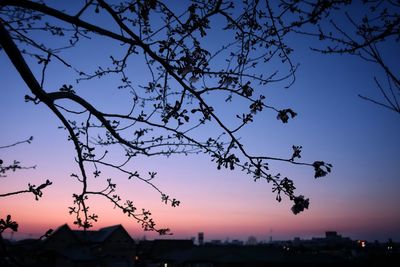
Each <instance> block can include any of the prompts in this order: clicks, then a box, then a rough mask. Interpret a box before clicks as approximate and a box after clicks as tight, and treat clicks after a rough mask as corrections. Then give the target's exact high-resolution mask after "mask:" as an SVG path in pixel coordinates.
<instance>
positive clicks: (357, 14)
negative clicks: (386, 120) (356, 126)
mask: <svg viewBox="0 0 400 267" xmlns="http://www.w3.org/2000/svg"><path fill="white" fill-rule="evenodd" d="M351 2H352V1H348V4H350V3H351ZM362 2H363V4H362V5H359V6H358V8H354V6H350V8H348V9H347V10H346V8H342V9H340V10H338V11H336V12H334V13H331V15H330V17H328V18H327V19H326V21H325V23H321V24H316V25H315V27H314V28H315V30H314V29H313V30H311V29H308V30H296V32H297V33H300V34H305V35H309V36H313V37H316V38H318V39H319V40H320V41H321V43H323V44H325V45H324V46H323V47H322V48H318V47H313V48H312V49H313V50H315V51H317V52H321V53H324V54H342V55H352V56H356V57H358V58H360V59H362V60H364V61H366V62H367V63H372V64H375V65H376V66H377V67H378V68H379V69H380V70H381V74H377V76H375V77H374V78H373V80H374V82H375V84H376V87H377V89H378V91H379V92H380V94H381V97H382V99H376V98H375V97H368V96H364V95H359V97H360V98H362V99H364V100H367V101H370V102H372V103H375V104H377V105H379V106H382V107H385V108H387V109H390V110H392V111H394V112H396V113H398V114H400V99H399V98H400V74H399V73H398V72H397V71H396V66H393V63H391V62H388V61H389V59H390V58H392V57H393V55H392V53H393V51H389V50H388V44H396V43H398V42H399V41H400V4H399V3H398V2H396V1H376V0H364V1H362ZM385 80H386V82H385ZM385 84H386V85H385Z"/></svg>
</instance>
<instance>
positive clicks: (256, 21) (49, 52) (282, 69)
mask: <svg viewBox="0 0 400 267" xmlns="http://www.w3.org/2000/svg"><path fill="white" fill-rule="evenodd" d="M346 2H347V1H317V3H314V4H312V3H309V2H308V1H304V2H302V1H279V2H275V1H265V2H264V1H263V2H261V1H243V3H235V2H230V1H222V0H217V1H191V2H185V3H184V6H183V4H182V6H177V5H173V4H171V5H167V4H166V3H163V2H162V1H157V0H138V1H122V2H120V3H115V2H107V1H105V0H86V1H82V2H80V6H79V7H78V8H77V9H76V10H75V11H62V10H61V9H59V8H56V7H51V6H48V5H46V3H45V1H38V2H36V1H30V0H12V1H11V0H1V1H0V22H1V23H0V44H1V47H2V49H3V50H4V53H6V54H7V56H8V58H9V60H10V61H11V62H12V64H13V66H14V67H15V68H16V69H17V71H18V73H19V74H20V76H21V78H22V79H23V80H24V81H25V83H26V85H27V87H28V88H29V90H30V93H29V94H27V95H26V96H25V101H26V102H29V103H33V104H35V105H38V104H41V105H46V106H47V107H48V108H49V110H50V112H52V113H53V114H54V115H55V116H56V117H57V118H58V120H59V122H60V123H61V124H62V128H63V129H64V130H65V131H66V132H67V135H68V140H69V141H70V142H72V144H73V146H74V149H75V152H76V155H75V157H76V162H77V165H78V166H79V173H73V174H71V176H72V177H74V178H75V179H76V180H77V181H78V182H79V183H81V185H82V187H81V189H82V190H81V192H79V193H76V194H74V195H73V197H74V199H73V202H74V206H72V207H70V210H69V212H70V214H73V215H74V216H75V222H74V223H75V224H77V225H78V226H80V227H83V228H84V229H87V228H89V227H91V226H92V223H93V222H95V221H97V219H98V216H97V215H96V214H95V213H92V211H91V210H89V207H88V206H87V204H86V203H87V200H88V198H89V197H90V196H93V195H97V196H102V197H104V198H106V199H108V200H109V201H110V202H111V203H112V204H113V205H114V206H115V207H118V208H119V209H120V210H121V211H122V212H124V213H126V214H127V215H128V216H130V217H133V218H134V219H135V220H136V221H137V222H139V223H141V225H142V227H143V228H144V229H145V230H155V231H157V232H158V233H160V234H166V233H168V231H169V229H158V228H157V227H156V225H155V222H154V221H153V219H152V218H151V217H150V215H151V213H150V212H149V211H147V210H144V209H142V210H141V211H139V210H137V208H136V207H135V205H134V203H133V202H132V201H130V200H123V199H122V197H121V196H119V194H117V193H116V187H117V185H116V184H115V183H114V182H113V180H112V179H107V180H106V185H105V187H104V189H103V190H100V191H96V190H92V189H91V188H90V187H89V185H88V181H89V179H92V178H95V177H101V174H102V170H104V169H106V168H111V169H115V170H117V171H119V172H120V174H121V175H124V176H125V177H126V179H139V180H141V181H143V182H144V183H147V184H148V185H150V186H151V187H153V188H154V189H155V190H157V191H158V192H159V193H160V196H161V199H162V201H163V202H165V203H166V204H170V205H172V206H174V207H175V206H178V205H179V204H180V202H179V200H177V199H175V198H173V197H170V196H169V195H168V194H166V193H164V192H163V191H162V190H161V189H159V188H158V187H157V186H156V185H155V184H154V183H153V179H154V178H155V177H156V175H157V172H155V171H149V172H148V173H147V174H144V173H139V172H138V171H135V170H132V169H131V167H130V166H129V163H130V162H132V161H133V160H134V159H135V158H138V157H142V156H144V157H149V156H166V157H168V156H172V155H175V154H184V155H191V154H198V153H205V154H207V155H209V156H210V159H211V161H212V162H214V163H215V164H216V166H217V169H221V168H226V169H230V170H234V169H240V170H242V171H244V172H245V173H247V174H248V175H250V176H251V177H252V179H253V180H254V181H257V180H266V181H267V182H268V183H270V184H271V185H272V192H273V193H275V194H276V200H277V201H281V200H282V196H287V197H288V199H289V200H291V201H292V202H293V207H292V212H293V213H295V214H297V213H299V212H302V211H303V210H304V209H307V208H308V207H309V199H308V198H306V197H304V196H303V195H301V194H297V193H296V192H295V189H296V188H295V185H294V182H293V180H292V179H289V178H288V177H284V176H282V175H281V174H279V173H278V174H274V173H271V172H270V171H269V165H268V164H269V162H271V161H280V162H285V163H287V164H294V165H303V166H308V167H310V168H312V169H313V170H314V177H315V178H318V177H323V176H325V175H326V174H328V173H329V172H330V171H331V167H332V166H331V165H330V164H328V163H326V162H324V161H315V162H301V161H299V159H300V158H301V150H302V146H299V145H293V147H292V148H293V151H290V152H289V155H291V156H288V157H286V158H284V157H277V156H274V155H254V154H253V153H251V151H248V149H247V148H246V146H245V145H244V144H243V142H242V141H241V140H242V139H241V138H242V137H241V136H240V134H241V132H242V130H243V129H244V128H245V127H246V126H247V125H249V124H250V123H252V122H253V121H254V120H255V119H256V117H257V115H258V114H260V113H261V112H266V111H268V112H272V113H273V114H275V115H274V116H275V117H276V118H277V119H278V120H280V121H281V122H282V123H288V122H289V120H291V119H293V118H295V117H296V115H297V113H296V112H295V111H293V110H292V109H291V108H281V107H275V106H272V105H269V104H268V103H267V101H266V99H265V96H264V95H263V94H262V91H261V89H262V88H265V87H268V86H269V85H270V84H282V86H284V87H285V88H288V87H290V86H291V85H292V84H293V83H294V82H295V79H296V76H295V74H296V69H297V67H298V65H297V64H296V63H294V62H293V61H292V59H291V57H290V56H291V53H292V51H293V49H292V48H291V47H289V46H288V45H286V43H285V38H286V36H287V35H288V34H290V33H292V32H293V31H294V30H295V29H301V28H302V27H306V26H307V25H310V24H315V23H318V22H319V21H320V20H321V18H323V17H324V16H326V15H327V14H328V13H329V12H330V10H331V9H333V8H336V7H340V6H341V5H342V4H343V3H346ZM180 3H181V2H180ZM91 21H95V22H91ZM215 32H217V34H221V35H223V36H224V38H223V39H224V41H225V43H223V44H220V45H219V46H218V47H216V44H211V43H209V42H204V41H202V40H204V39H203V38H206V37H207V36H208V35H210V34H212V33H214V34H215ZM38 36H40V37H38ZM225 37H226V38H225ZM90 38H93V39H101V40H107V41H108V42H109V43H112V44H113V45H116V46H118V47H119V49H118V50H113V49H110V51H109V55H108V56H109V59H110V61H109V65H108V66H99V67H98V68H97V69H94V70H93V69H92V70H89V71H88V70H85V69H84V68H83V67H80V66H79V60H78V59H77V58H78V57H79V55H77V56H76V57H75V58H70V55H71V53H72V54H73V53H74V51H79V50H78V49H79V45H80V44H81V43H84V42H86V41H87V40H88V39H90ZM99 56H102V54H100V55H99ZM33 59H34V60H36V61H37V63H38V64H39V66H40V69H39V70H37V69H36V68H33V67H32V60H33ZM29 61H31V63H30V62H29ZM138 63H139V64H142V66H143V67H145V68H146V69H147V72H148V77H149V80H148V81H146V82H143V83H142V82H136V80H138V77H137V76H135V67H136V66H135V64H138ZM52 67H53V68H56V67H57V68H58V67H63V68H64V71H65V72H70V73H74V74H75V75H76V80H75V81H68V82H65V83H64V84H63V85H60V87H59V88H57V89H54V88H47V87H46V81H47V78H48V77H47V76H46V75H47V73H48V72H49V69H51V68H52ZM270 69H272V71H268V72H266V71H265V70H270ZM110 76H113V77H118V79H119V81H120V82H119V85H118V89H121V90H126V91H128V92H130V94H131V99H132V101H131V108H130V111H129V112H120V111H119V110H117V111H115V112H114V111H112V112H106V111H102V110H101V109H100V108H97V107H96V105H95V103H94V102H93V101H91V100H88V99H86V98H85V97H84V95H83V94H82V92H81V88H80V86H81V85H82V84H84V83H88V82H92V81H94V79H96V78H102V79H105V78H106V77H110ZM115 89H117V88H115ZM215 99H219V100H218V101H220V102H219V103H221V105H223V104H224V103H228V104H236V105H238V109H241V110H238V111H237V113H235V114H228V115H229V116H228V115H227V114H221V111H220V110H218V108H219V104H215ZM221 99H222V101H221ZM241 107H244V108H241ZM205 127H210V128H212V129H213V130H212V133H210V135H207V136H203V135H201V134H199V133H201V131H202V130H204V129H205ZM114 153H122V155H124V157H125V160H124V161H123V162H122V163H119V162H115V161H114V157H113V156H112V154H114Z"/></svg>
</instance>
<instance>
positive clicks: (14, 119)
mask: <svg viewBox="0 0 400 267" xmlns="http://www.w3.org/2000/svg"><path fill="white" fill-rule="evenodd" d="M218 34H219V33H218V32H215V33H214V35H212V36H211V37H209V39H208V42H211V40H213V41H214V42H215V45H216V46H218V42H220V41H221V40H220V39H218V38H216V37H215V36H218ZM222 36H223V34H222ZM221 38H223V37H221ZM92 41H95V42H96V48H95V49H93V46H92V45H91V44H90V43H85V44H83V45H82V47H80V49H79V50H78V52H77V54H76V55H73V56H75V59H74V60H75V62H77V63H79V64H80V65H81V66H83V67H87V68H90V67H92V66H96V64H101V62H104V61H106V60H107V58H108V54H107V49H108V48H109V47H108V43H107V41H104V40H92ZM289 41H290V42H291V43H292V44H293V46H294V48H295V53H294V55H293V59H294V61H295V62H299V63H300V64H301V65H300V68H299V70H298V72H297V81H296V83H295V84H294V85H293V86H292V87H290V88H289V89H284V88H283V87H284V85H286V84H279V85H275V86H271V87H268V88H262V89H261V90H265V91H263V94H265V95H266V97H267V99H268V100H269V101H270V102H268V103H271V104H273V105H277V106H280V107H291V108H293V109H294V110H295V111H296V112H298V114H299V115H298V117H296V119H295V120H292V121H290V123H288V124H282V123H280V122H279V121H277V120H276V118H275V116H276V115H275V114H274V113H270V112H264V113H263V114H262V115H260V116H257V117H256V119H255V122H254V123H253V125H251V126H250V127H248V128H247V129H246V130H245V131H243V132H242V133H241V137H242V140H243V143H244V144H246V145H247V146H248V149H249V151H251V152H253V153H254V154H269V155H276V156H282V157H288V156H289V155H290V152H291V146H292V145H302V146H303V152H302V156H303V158H302V159H303V160H304V161H311V162H312V161H314V160H324V161H326V162H329V163H332V164H333V166H334V168H333V172H332V173H331V174H330V175H328V176H326V177H323V178H320V179H317V180H315V179H314V178H313V170H312V169H310V168H307V167H293V166H288V165H286V164H281V163H276V162H274V163H271V169H272V170H273V171H277V172H281V173H282V174H283V175H287V176H289V177H291V178H293V179H294V180H295V182H296V185H297V188H298V192H299V193H300V192H301V193H302V194H305V195H306V196H307V197H309V198H310V201H311V204H310V209H309V210H306V211H305V212H303V213H301V214H299V215H293V214H292V213H291V211H290V207H291V203H289V201H288V200H286V199H284V200H283V201H282V203H277V202H276V201H275V195H274V194H273V193H271V188H270V185H269V184H267V183H264V182H253V180H252V178H251V177H250V176H247V175H246V174H245V173H243V172H241V171H240V170H235V171H227V170H220V171H218V170H217V169H216V165H215V163H212V162H211V161H210V159H209V157H208V156H207V155H194V156H188V157H184V156H173V157H170V158H167V159H166V158H161V157H154V158H140V159H138V160H137V161H135V164H136V166H137V168H138V169H143V170H154V171H157V172H158V174H159V175H158V178H157V179H156V181H155V184H156V185H157V186H159V187H160V188H161V189H162V190H164V191H165V192H167V193H168V194H169V195H171V196H172V197H176V198H177V199H179V200H180V201H181V202H182V205H181V206H180V207H178V208H172V207H169V206H166V205H164V204H163V203H161V201H160V198H159V195H158V193H157V192H155V191H154V190H152V188H150V187H149V186H146V185H144V184H143V183H140V182H139V181H126V180H125V179H122V178H121V179H119V177H114V178H115V179H114V180H115V181H117V182H118V190H120V191H119V192H120V193H121V194H122V195H125V196H127V197H129V198H130V199H132V200H134V201H135V203H136V205H137V206H138V207H139V208H141V207H144V208H146V209H150V210H151V211H152V213H153V217H154V219H155V220H156V222H157V224H158V225H159V226H160V227H169V228H171V230H172V232H173V233H174V237H176V238H190V237H192V236H196V235H197V232H200V231H201V232H205V238H206V239H207V240H209V239H222V240H225V239H227V238H230V239H243V240H246V239H247V237H248V236H250V235H254V236H256V237H257V238H258V239H259V240H269V238H270V236H271V235H272V238H273V239H291V238H293V237H295V236H299V237H302V238H310V237H313V236H323V235H324V232H325V231H328V230H333V231H338V233H339V234H342V235H343V236H349V237H351V238H354V239H361V238H362V239H368V240H375V239H378V240H381V241H385V240H387V239H388V238H393V239H394V240H397V241H400V209H399V207H398V205H399V203H400V194H399V189H400V157H399V151H400V139H399V132H400V116H399V114H396V113H394V112H392V111H389V110H386V109H384V108H382V107H379V106H377V105H374V104H371V103H369V102H366V101H364V100H362V99H360V98H359V97H358V96H357V95H358V94H363V95H368V96H375V97H377V98H380V97H381V96H380V95H379V93H378V92H377V90H376V88H375V85H374V82H373V76H374V75H379V74H380V73H379V69H377V68H376V66H374V65H373V64H368V63H366V62H364V61H361V60H360V59H359V58H356V57H351V56H324V55H320V54H317V53H315V52H312V51H310V50H309V46H310V45H317V46H318V45H319V44H318V43H313V42H310V40H306V39H304V38H300V37H296V38H295V39H293V40H289ZM92 43H93V42H92ZM89 45H91V46H89ZM210 45H211V46H212V45H214V44H213V43H211V44H210ZM103 52H104V54H103ZM99 54H100V55H102V56H103V57H102V58H101V57H100V58H99ZM384 54H385V56H386V57H387V58H388V59H389V64H390V65H391V66H392V67H393V69H394V70H395V72H396V73H398V72H399V70H400V65H399V64H400V63H399V61H398V59H399V58H400V49H399V47H398V44H397V46H388V47H387V48H386V47H385V50H384ZM28 62H29V64H30V66H31V67H32V68H33V69H34V71H35V72H36V74H38V71H39V69H35V67H36V66H37V64H36V63H35V62H34V61H32V60H28ZM0 63H1V64H0V85H1V95H0V110H1V115H2V116H1V118H2V119H1V131H0V146H2V145H7V144H11V143H13V142H15V141H19V140H23V139H25V138H27V137H29V136H34V142H33V143H32V144H30V145H27V144H23V145H20V146H17V147H13V148H11V149H4V150H0V158H2V159H3V160H5V161H6V162H7V161H12V160H14V159H17V160H19V161H21V162H22V163H23V164H24V165H25V166H31V165H37V168H36V169H35V170H26V171H18V172H16V173H10V174H9V175H8V177H6V178H0V179H1V180H0V183H1V187H0V188H1V192H7V191H13V190H19V189H21V188H25V187H26V186H27V184H28V183H33V184H39V183H41V182H43V181H44V180H45V179H50V180H52V181H53V185H52V186H51V187H49V188H47V189H46V190H45V191H44V196H43V198H42V199H40V201H35V200H34V197H33V196H32V195H28V194H27V195H17V196H12V197H8V198H3V199H0V217H1V218H3V217H5V216H6V214H12V216H13V218H14V219H15V220H16V221H18V222H19V223H20V228H19V232H18V233H15V235H14V237H17V238H26V237H31V236H32V237H37V236H40V235H41V234H43V233H44V232H45V231H46V230H47V229H48V228H53V229H54V228H56V227H58V226H60V225H61V224H63V223H68V224H70V225H72V222H73V217H72V216H70V215H68V210H67V207H68V206H70V205H72V198H71V196H72V193H73V192H75V191H78V192H79V190H80V188H79V184H78V183H76V181H74V180H73V179H72V178H70V174H71V173H73V172H77V166H76V165H75V163H74V156H75V154H74V149H73V146H72V144H71V143H70V142H67V141H66V139H67V134H66V132H65V131H63V130H60V129H57V127H58V126H60V125H61V123H60V122H59V121H58V120H57V119H56V118H55V116H54V115H53V114H52V113H51V112H50V111H49V110H48V108H47V107H45V106H44V105H42V104H39V105H33V104H32V103H25V102H24V95H25V94H27V93H29V90H28V88H27V87H26V85H25V84H24V82H23V81H22V79H21V78H20V77H19V76H18V73H17V72H16V70H15V69H14V68H13V66H12V65H11V63H10V61H9V59H8V58H7V57H6V55H5V54H4V52H3V51H1V52H0ZM35 64H36V65H35ZM135 75H136V76H137V80H138V81H141V80H142V79H144V78H143V77H145V75H143V74H142V71H141V69H140V66H139V67H138V69H137V72H135ZM72 81H73V80H72ZM72 81H71V78H70V77H69V76H68V74H66V73H64V72H62V70H60V69H59V68H58V67H56V68H55V69H54V70H53V72H51V73H50V75H49V76H48V81H47V82H46V85H47V88H46V89H47V90H49V91H51V90H55V89H51V88H59V87H60V86H61V85H62V84H64V83H72ZM114 84H115V83H114ZM113 88H115V85H114V87H113V81H112V79H108V80H106V81H101V80H100V81H94V83H83V84H81V85H79V86H77V90H78V92H79V93H80V94H81V95H83V96H85V97H87V98H88V99H93V101H94V103H95V104H96V106H98V107H100V108H104V109H107V110H113V108H114V109H115V108H120V106H121V105H122V104H121V103H125V102H126V92H123V91H121V90H119V91H117V90H114V89H113ZM235 108H236V107H234V106H233V107H230V108H227V109H225V110H224V112H226V114H229V112H232V111H233V110H234V109H235ZM226 114H225V115H226ZM223 115H224V114H223ZM202 131H203V132H202V133H201V134H204V135H207V133H208V131H209V129H207V128H203V130H202ZM110 175H112V173H110ZM104 178H106V177H104ZM92 183H93V186H99V188H100V187H101V186H102V185H104V182H103V181H102V180H96V181H93V182H92ZM90 206H91V207H92V209H93V211H95V212H96V213H97V214H99V216H100V220H99V222H98V223H97V224H96V225H95V228H99V227H103V226H107V225H112V224H119V223H121V224H123V226H124V227H125V228H126V229H128V231H129V232H130V233H131V235H132V236H133V237H134V238H142V237H143V236H144V235H146V236H147V237H148V238H153V237H157V236H155V235H154V234H152V233H144V232H142V230H141V229H140V226H139V225H137V224H136V223H135V222H132V221H131V220H129V218H126V217H125V216H124V215H123V214H122V213H121V212H120V211H119V210H116V209H113V207H112V205H111V204H109V203H107V201H105V200H102V199H96V198H92V199H91V201H90ZM5 236H6V237H8V233H6V235H5Z"/></svg>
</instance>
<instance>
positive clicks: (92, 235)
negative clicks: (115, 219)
mask: <svg viewBox="0 0 400 267" xmlns="http://www.w3.org/2000/svg"><path fill="white" fill-rule="evenodd" d="M40 254H41V255H40V257H41V258H42V259H43V260H44V261H45V263H46V266H57V267H58V266H61V267H64V266H65V267H69V266H71V267H72V266H121V267H131V266H134V260H135V254H136V253H135V242H134V240H133V239H132V238H131V236H130V235H129V234H128V232H127V231H126V230H125V229H124V228H123V227H122V225H114V226H110V227H105V228H101V229H99V230H98V231H77V230H71V228H70V227H69V226H68V225H67V224H64V225H63V226H61V227H59V228H58V229H57V230H56V231H54V233H53V234H52V235H50V236H49V237H48V238H47V239H46V240H45V241H44V242H43V244H42V248H41V253H40Z"/></svg>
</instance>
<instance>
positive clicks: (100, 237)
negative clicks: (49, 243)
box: [52, 224, 134, 243]
mask: <svg viewBox="0 0 400 267" xmlns="http://www.w3.org/2000/svg"><path fill="white" fill-rule="evenodd" d="M117 230H121V231H123V232H124V233H125V234H126V235H127V236H128V237H129V238H130V239H131V240H132V242H134V241H133V239H132V238H131V236H130V235H129V234H128V232H127V231H126V230H125V228H124V227H123V226H122V225H121V224H118V225H113V226H108V227H104V228H101V229H99V230H97V231H93V230H90V231H89V230H86V231H85V230H71V228H70V227H69V226H68V225H67V224H64V225H62V226H60V227H59V228H57V230H55V231H54V233H53V234H52V235H56V234H57V233H58V232H59V231H70V232H71V234H72V235H73V236H74V237H75V238H77V239H78V240H79V241H81V242H89V243H103V242H105V241H106V240H107V239H108V238H109V237H110V236H111V235H112V234H113V233H114V232H115V231H117Z"/></svg>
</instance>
